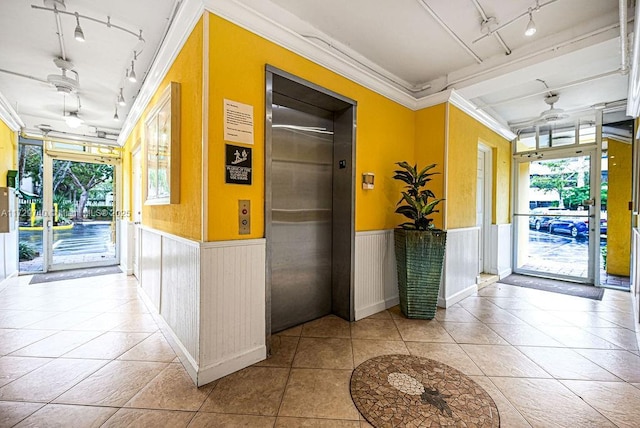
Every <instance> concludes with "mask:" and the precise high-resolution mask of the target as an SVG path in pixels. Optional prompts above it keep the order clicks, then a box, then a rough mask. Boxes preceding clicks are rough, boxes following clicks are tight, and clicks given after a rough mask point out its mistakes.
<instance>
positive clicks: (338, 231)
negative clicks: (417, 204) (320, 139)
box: [265, 65, 356, 348]
mask: <svg viewBox="0 0 640 428" xmlns="http://www.w3.org/2000/svg"><path fill="white" fill-rule="evenodd" d="M265 71H266V72H265V78H266V96H265V112H266V118H265V237H266V241H267V251H266V290H265V291H266V293H265V295H266V314H265V316H266V320H265V327H266V336H267V346H268V347H269V348H270V342H271V340H270V339H271V285H272V284H271V260H272V254H271V245H270V240H271V222H272V216H271V210H272V192H271V174H272V171H271V161H272V125H273V122H272V105H273V94H274V92H276V93H280V94H282V95H285V96H287V97H288V98H293V99H295V100H298V101H300V102H302V103H305V104H308V105H312V106H316V107H320V108H322V109H325V110H329V111H332V112H333V113H334V119H333V122H334V149H333V153H334V159H333V164H334V165H333V176H334V180H333V181H334V182H333V192H332V194H333V196H332V197H333V201H334V204H333V213H332V219H333V231H332V279H331V296H332V297H331V313H333V314H335V315H338V316H340V317H341V318H344V319H346V320H348V321H353V320H354V317H355V313H354V248H355V214H354V213H355V124H356V102H355V101H353V100H351V99H349V98H346V97H344V96H342V95H340V94H337V93H335V92H332V91H330V90H328V89H325V88H322V87H320V86H318V85H316V84H314V83H311V82H309V81H307V80H304V79H301V78H299V77H296V76H294V75H292V74H290V73H287V72H285V71H283V70H280V69H278V68H276V67H273V66H270V65H267V66H266V70H265ZM340 161H344V162H343V165H340V164H339V163H340ZM336 174H345V176H344V177H347V176H348V180H345V179H342V180H341V179H336ZM336 200H340V201H341V202H345V201H346V202H347V203H340V204H336V203H335V202H336Z"/></svg>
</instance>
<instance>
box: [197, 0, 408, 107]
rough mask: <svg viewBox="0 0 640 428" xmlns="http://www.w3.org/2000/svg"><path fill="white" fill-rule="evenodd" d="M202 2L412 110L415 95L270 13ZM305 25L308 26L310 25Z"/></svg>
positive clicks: (226, 0) (223, 0) (221, 0)
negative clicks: (304, 34)
mask: <svg viewBox="0 0 640 428" xmlns="http://www.w3.org/2000/svg"><path fill="white" fill-rule="evenodd" d="M203 3H204V7H205V9H206V10H208V11H210V12H211V13H213V14H215V15H217V16H220V17H221V18H224V19H226V20H227V21H230V22H232V23H234V24H236V25H238V26H240V27H242V28H244V29H245V30H248V31H250V32H252V33H254V34H257V35H258V36H260V37H263V38H264V39H266V40H269V41H270V42H273V43H275V44H277V45H279V46H282V47H284V48H286V49H288V50H290V51H292V52H294V53H296V54H298V55H300V56H302V57H303V58H306V59H308V60H310V61H312V62H314V63H316V64H318V65H320V66H322V67H324V68H327V69H329V70H331V71H333V72H335V73H337V74H339V75H341V76H343V77H345V78H347V79H349V80H352V81H354V82H356V83H358V84H360V85H362V86H364V87H365V88H367V89H370V90H372V91H374V92H376V93H378V94H380V95H382V96H384V97H385V98H388V99H390V100H392V101H395V102H397V103H398V104H401V105H403V106H405V107H407V108H410V109H412V110H415V106H416V98H415V97H414V96H412V95H410V94H408V93H407V92H406V91H405V90H402V89H399V88H397V87H395V86H393V85H392V84H391V83H389V82H387V81H386V80H384V79H383V78H382V77H381V76H379V75H377V74H376V73H374V72H373V71H372V70H370V69H367V68H366V67H365V66H363V65H361V64H358V63H356V62H355V61H349V60H348V59H346V58H344V57H342V56H340V55H338V53H337V52H335V51H334V50H331V49H330V48H329V47H323V46H320V45H318V44H316V43H313V42H312V41H310V40H309V39H308V38H305V37H303V36H302V35H301V34H299V33H297V32H295V31H293V30H292V29H290V28H287V27H286V26H284V25H282V24H280V23H278V22H276V21H275V20H273V19H271V18H270V17H268V16H266V15H264V14H262V13H260V12H258V11H256V10H254V9H252V8H250V7H248V6H246V5H244V4H242V3H239V2H237V1H236V0H203ZM309 28H310V29H311V27H309ZM310 31H311V30H310ZM313 32H314V33H315V34H316V35H319V36H320V35H321V36H322V38H323V39H325V40H329V41H332V42H333V40H332V39H331V37H329V36H328V35H326V34H323V33H319V32H318V30H316V29H314V30H313ZM396 79H397V80H398V81H399V80H400V79H398V78H396Z"/></svg>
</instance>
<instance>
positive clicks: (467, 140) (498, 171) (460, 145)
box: [446, 105, 511, 229]
mask: <svg viewBox="0 0 640 428" xmlns="http://www.w3.org/2000/svg"><path fill="white" fill-rule="evenodd" d="M448 132H449V143H448V145H447V159H448V161H447V172H446V173H447V196H446V197H447V202H446V203H447V228H448V229H457V228H462V227H472V226H475V225H476V190H477V189H476V174H477V165H478V157H477V156H478V144H479V143H482V144H484V145H485V146H488V147H491V149H492V152H493V153H492V156H493V180H492V181H493V182H492V186H493V190H492V200H493V212H492V213H491V222H492V223H495V224H504V223H509V222H510V218H509V210H510V198H509V195H510V177H511V143H510V142H509V141H508V140H506V139H505V138H503V137H501V136H500V135H498V134H497V133H495V132H494V131H492V130H490V129H489V128H487V127H486V126H484V125H483V124H481V123H480V122H478V121H477V120H475V119H474V118H472V117H471V116H469V115H468V114H466V113H464V112H463V111H462V110H460V109H458V108H457V107H455V106H453V105H450V106H449V126H448Z"/></svg>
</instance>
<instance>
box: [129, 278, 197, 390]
mask: <svg viewBox="0 0 640 428" xmlns="http://www.w3.org/2000/svg"><path fill="white" fill-rule="evenodd" d="M138 296H140V297H141V298H142V300H143V301H144V303H145V305H147V309H149V313H150V314H151V315H152V316H153V319H154V320H155V322H156V323H157V324H158V326H159V327H160V330H161V331H162V334H163V335H164V337H165V339H167V342H169V345H171V348H172V349H173V352H175V353H176V355H177V356H178V358H179V359H180V362H181V363H182V365H183V366H184V368H185V370H186V371H187V373H188V374H189V377H190V378H191V380H192V381H193V383H194V384H197V383H198V363H197V362H196V361H195V360H194V359H193V357H192V356H191V355H189V353H188V352H187V350H186V349H185V348H184V346H182V343H180V341H179V340H178V338H177V337H176V336H175V334H174V333H173V330H171V328H170V327H169V325H168V324H167V323H166V321H165V320H164V318H162V316H161V315H160V314H159V313H158V311H157V309H156V308H155V307H154V306H153V302H151V299H150V298H149V296H147V293H145V291H144V290H143V289H142V287H140V286H138ZM198 386H199V385H198Z"/></svg>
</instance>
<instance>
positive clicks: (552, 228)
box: [549, 217, 589, 238]
mask: <svg viewBox="0 0 640 428" xmlns="http://www.w3.org/2000/svg"><path fill="white" fill-rule="evenodd" d="M585 220H586V219H584V218H570V217H565V218H556V219H553V220H551V221H550V222H549V233H564V234H569V235H571V236H572V237H574V238H575V237H577V236H579V235H580V236H584V235H585V234H588V233H589V227H588V226H587V223H586V222H585Z"/></svg>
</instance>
